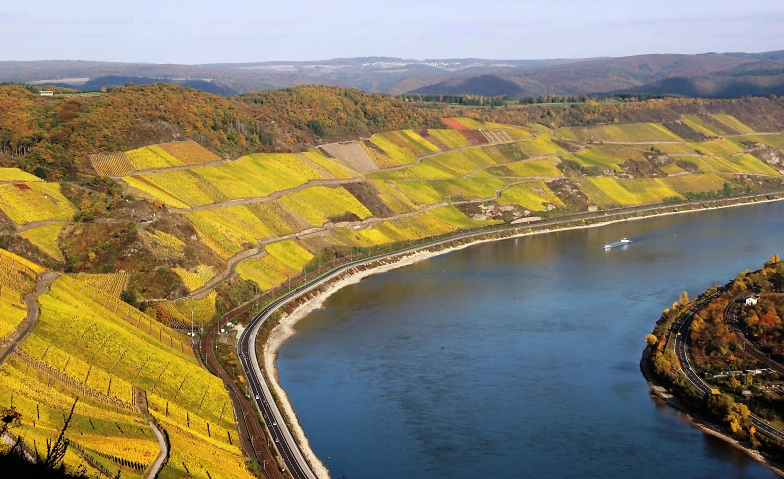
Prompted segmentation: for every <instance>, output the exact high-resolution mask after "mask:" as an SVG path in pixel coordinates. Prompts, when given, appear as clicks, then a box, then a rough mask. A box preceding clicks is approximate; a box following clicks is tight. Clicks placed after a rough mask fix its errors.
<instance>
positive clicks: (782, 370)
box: [724, 292, 784, 374]
mask: <svg viewBox="0 0 784 479" xmlns="http://www.w3.org/2000/svg"><path fill="white" fill-rule="evenodd" d="M751 295H752V293H751V292H748V293H744V294H743V295H741V296H739V297H738V298H735V300H733V301H732V302H731V303H730V304H729V305H728V306H727V308H726V309H725V310H724V321H725V322H726V323H727V325H728V326H729V327H730V329H732V331H733V332H734V333H735V336H736V337H737V338H738V340H740V342H741V343H742V344H743V349H744V350H745V351H746V353H747V354H748V355H750V356H752V357H754V359H756V360H758V361H760V362H762V363H765V364H767V365H768V367H769V368H771V369H773V370H774V371H776V372H777V373H779V374H784V364H781V363H779V362H777V361H774V360H772V359H770V357H769V356H768V355H767V354H765V353H763V352H762V351H760V349H759V348H758V347H757V345H756V344H754V343H753V342H752V341H751V340H750V339H749V338H748V337H746V334H745V332H744V331H743V328H742V326H741V324H740V310H741V308H742V307H743V304H744V302H745V301H746V298H748V297H749V296H751Z"/></svg>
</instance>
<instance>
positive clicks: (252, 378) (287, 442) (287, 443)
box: [204, 202, 784, 479]
mask: <svg viewBox="0 0 784 479" xmlns="http://www.w3.org/2000/svg"><path fill="white" fill-rule="evenodd" d="M692 203H698V202H688V203H685V204H679V205H678V206H681V207H682V206H684V205H689V204H692ZM659 208H662V206H661V205H657V206H645V207H634V208H630V209H624V210H622V211H623V213H629V212H644V211H647V210H654V209H659ZM618 213H620V212H619V211H613V214H618ZM580 218H581V219H591V218H607V217H606V216H605V213H596V214H592V215H591V214H589V215H580ZM607 219H612V218H607ZM571 221H574V218H563V219H560V220H554V221H548V222H543V223H541V224H538V225H536V226H539V227H543V226H547V227H555V226H558V225H560V224H563V223H568V222H571ZM527 227H529V226H527V225H516V226H509V225H507V226H504V227H502V228H493V229H487V230H479V231H471V232H467V233H461V234H458V235H454V236H450V237H448V238H445V239H441V240H437V241H433V242H429V243H425V244H419V245H416V246H412V247H410V248H406V249H403V250H400V251H395V252H392V253H388V254H384V255H378V256H373V257H371V258H367V259H362V260H358V261H354V262H350V263H347V264H345V265H342V266H338V267H337V268H334V269H332V270H331V271H329V272H327V273H325V274H323V275H322V276H319V277H316V278H315V279H313V280H311V281H310V282H307V283H305V284H303V285H302V286H299V287H297V288H296V289H294V290H292V291H290V292H288V293H286V294H285V295H283V296H281V297H280V298H278V299H276V300H274V301H273V302H271V303H270V304H268V305H267V306H265V307H264V308H263V309H262V310H261V311H259V312H258V313H257V314H256V315H255V316H254V317H253V319H251V321H250V322H249V323H248V326H247V327H246V329H245V330H244V331H243V333H242V334H241V335H240V337H239V338H238V344H237V352H238V355H239V358H240V363H241V366H242V369H243V372H244V374H245V377H246V378H247V379H248V384H249V386H250V388H251V391H252V395H253V397H251V398H250V399H251V401H252V402H253V403H254V404H255V407H256V409H257V410H258V411H259V412H260V413H261V416H262V417H263V419H264V422H265V424H266V426H267V429H268V430H269V432H270V434H271V435H272V437H273V440H274V441H275V446H276V448H277V450H278V451H279V453H280V454H281V457H282V458H283V459H284V461H285V463H286V468H287V470H288V471H289V472H290V473H291V475H292V476H293V477H295V478H308V479H315V478H316V476H315V474H314V473H313V471H312V470H311V468H310V466H309V465H308V463H307V462H306V461H305V459H304V457H303V455H302V452H301V451H300V449H299V446H298V444H297V443H296V441H295V440H294V438H293V436H292V434H291V432H290V431H289V429H288V426H287V425H286V423H285V421H284V420H283V416H282V414H281V412H280V410H279V408H278V406H277V403H276V402H275V401H274V399H273V396H272V393H271V391H270V389H269V386H268V385H267V383H266V380H265V379H264V376H263V374H262V370H261V367H260V365H259V360H258V357H257V354H256V349H255V344H256V338H257V337H258V332H259V329H260V328H261V326H262V325H263V324H264V322H265V321H266V320H267V319H268V318H269V317H270V316H271V315H272V313H274V312H275V311H276V310H277V309H278V308H279V307H281V306H283V305H284V304H286V303H287V302H289V301H291V300H293V299H296V298H297V297H299V296H302V295H304V294H306V293H308V292H309V291H311V290H313V289H314V288H316V287H318V286H320V285H321V284H323V283H325V282H327V281H330V280H332V279H334V278H335V277H337V276H339V275H341V274H343V273H345V272H347V271H348V270H350V269H352V268H356V267H358V266H362V265H365V264H369V263H374V262H377V261H380V260H384V259H388V258H391V257H395V256H400V255H405V254H408V253H411V252H414V251H417V250H422V249H424V248H428V247H432V246H436V245H439V244H444V243H451V242H454V241H457V240H461V239H468V238H472V237H478V236H482V235H487V234H491V233H499V232H503V231H514V230H522V229H524V228H527ZM548 230H549V228H548ZM545 231H547V230H545ZM706 302H707V300H706V299H704V300H703V301H701V302H700V303H698V305H695V306H694V307H692V308H691V309H690V310H689V312H688V313H687V314H684V315H683V316H682V317H681V318H679V320H678V323H676V328H677V329H678V330H679V331H680V332H681V336H677V337H676V341H675V343H676V354H679V356H678V357H679V360H680V361H681V364H682V365H684V364H685V365H686V367H685V368H684V374H686V375H687V377H688V378H689V380H690V381H691V382H692V383H693V384H694V385H695V387H697V388H698V389H699V390H700V391H702V392H703V393H710V390H711V388H710V387H709V386H708V385H707V384H705V383H704V381H702V380H701V379H700V378H699V376H697V374H696V373H694V371H693V370H691V367H690V365H689V364H688V358H687V357H686V350H685V339H686V336H687V335H688V331H689V325H690V324H691V320H692V318H693V316H694V313H695V312H696V311H697V310H698V309H699V308H700V307H702V306H704V304H705V303H706ZM679 338H680V340H679ZM204 344H212V343H211V342H206V343H204ZM678 348H680V349H681V351H680V353H678ZM205 353H206V351H205ZM210 367H211V368H212V369H213V370H214V371H215V372H216V373H218V374H219V375H220V376H221V377H222V378H223V379H224V381H226V383H227V385H229V384H232V383H231V381H230V379H228V375H227V374H226V373H225V371H223V369H222V367H221V366H220V365H219V364H218V363H217V361H215V362H214V363H211V364H210ZM224 376H226V377H224ZM230 387H232V386H230ZM233 388H236V386H233ZM235 390H236V389H235ZM236 391H237V392H239V391H238V390H236ZM256 397H258V399H256ZM239 399H240V400H241V402H242V401H244V399H245V396H241V397H240V398H239ZM242 416H243V419H244V423H245V424H243V425H244V426H246V427H247V428H248V429H251V428H253V427H254V424H252V423H254V422H255V421H254V420H253V419H252V418H249V414H248V412H247V411H246V410H245V408H243V411H242ZM766 427H767V428H770V426H767V425H766V424H763V425H760V426H757V428H758V429H760V430H762V431H765V430H766ZM774 431H775V429H774ZM771 434H774V433H771ZM779 434H782V435H781V438H782V439H784V433H780V432H779ZM255 451H256V452H257V453H258V448H255Z"/></svg>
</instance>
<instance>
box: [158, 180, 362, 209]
mask: <svg viewBox="0 0 784 479" xmlns="http://www.w3.org/2000/svg"><path fill="white" fill-rule="evenodd" d="M369 181H370V180H369V179H367V178H359V177H358V178H345V179H334V180H316V181H308V182H307V183H303V184H301V185H299V186H294V187H292V188H287V189H285V190H278V191H276V192H274V193H272V194H270V195H267V196H254V197H252V198H235V199H231V200H224V201H217V202H215V203H210V204H208V205H200V206H191V207H190V208H172V207H169V212H171V213H191V212H194V211H204V210H212V209H215V208H223V207H226V206H239V205H249V204H251V203H264V202H267V201H274V200H277V199H278V198H281V197H283V196H286V195H288V194H291V193H296V192H297V191H301V190H304V189H305V188H310V187H312V186H340V185H345V184H347V183H363V182H369Z"/></svg>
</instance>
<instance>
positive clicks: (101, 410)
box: [0, 114, 784, 478]
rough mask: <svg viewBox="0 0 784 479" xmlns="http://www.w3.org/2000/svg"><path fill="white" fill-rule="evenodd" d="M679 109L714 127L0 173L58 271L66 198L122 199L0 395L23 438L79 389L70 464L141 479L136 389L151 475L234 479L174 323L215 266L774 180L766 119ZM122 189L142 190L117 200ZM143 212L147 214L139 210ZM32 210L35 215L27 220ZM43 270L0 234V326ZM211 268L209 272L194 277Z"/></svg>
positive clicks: (481, 136) (287, 264) (263, 262)
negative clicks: (152, 422) (755, 127)
mask: <svg viewBox="0 0 784 479" xmlns="http://www.w3.org/2000/svg"><path fill="white" fill-rule="evenodd" d="M680 121H681V122H682V124H680V125H677V126H674V125H673V124H671V123H669V122H668V123H667V125H670V126H672V127H673V128H676V129H678V131H680V132H681V133H683V134H684V135H686V134H687V133H689V130H688V129H689V128H690V129H691V130H693V132H694V133H695V135H693V136H689V138H690V139H691V138H698V137H701V136H700V135H697V134H696V133H702V134H704V135H705V136H711V137H713V138H711V139H710V140H707V141H691V140H689V141H687V140H684V139H682V138H681V137H679V136H678V135H677V134H676V133H675V132H673V131H670V130H668V129H667V128H666V127H665V126H664V124H656V123H638V124H617V125H616V124H613V125H596V126H588V127H574V128H562V129H560V130H557V131H555V132H552V131H551V130H550V129H549V128H547V127H546V126H542V125H530V126H529V127H512V126H509V125H504V124H500V123H493V122H490V121H481V120H478V119H469V118H445V119H443V121H442V123H443V125H444V128H432V129H401V130H396V131H388V132H381V133H378V134H375V135H373V136H372V137H371V138H369V139H367V140H361V141H354V142H347V143H343V144H331V145H322V146H320V147H319V149H318V150H309V151H305V152H303V153H265V154H253V155H248V156H244V157H241V158H239V159H236V160H231V161H229V160H226V161H222V159H221V158H220V157H219V156H217V155H216V154H214V153H212V152H209V151H207V150H205V149H204V148H202V147H201V146H199V145H198V144H196V143H193V142H177V143H166V144H160V145H152V146H148V147H145V148H139V149H137V150H131V151H129V152H125V153H117V154H100V155H94V156H92V157H90V160H91V162H92V165H93V167H94V168H95V170H96V171H97V172H98V173H99V175H101V176H112V177H117V176H122V182H123V183H124V186H127V189H126V190H119V189H118V190H116V191H112V190H108V189H107V190H106V191H111V193H109V194H108V195H107V194H104V193H102V191H104V190H100V189H99V188H108V186H107V185H109V184H110V183H111V181H110V180H101V181H98V180H97V179H95V180H90V181H91V182H90V183H86V182H85V183H83V184H78V185H77V186H74V187H73V189H69V188H71V187H72V185H68V186H63V191H65V193H66V195H63V194H62V193H61V191H60V185H58V184H55V183H47V182H45V181H42V180H40V179H39V178H37V177H33V176H32V175H30V174H29V173H26V172H23V171H21V170H17V169H0V210H1V211H2V213H3V215H4V217H3V218H0V219H2V220H3V221H2V225H4V226H3V227H4V228H6V231H7V233H6V234H8V235H18V236H19V237H21V238H22V239H23V240H26V241H22V240H19V241H18V244H16V247H18V248H20V250H24V249H25V248H26V249H27V250H34V252H35V254H36V255H38V256H35V257H36V258H43V259H40V261H42V262H45V263H46V264H47V265H55V266H53V269H56V270H58V271H59V270H65V271H83V270H84V269H82V268H84V264H82V265H76V263H77V262H78V261H82V260H81V259H80V258H79V257H78V255H77V254H75V253H74V251H73V245H72V244H71V243H72V242H71V243H69V241H68V240H69V239H70V238H69V237H68V235H72V234H73V231H72V230H73V229H74V227H73V226H70V225H69V223H70V222H72V221H74V214H75V213H76V211H77V207H76V205H74V204H72V203H71V202H70V201H69V200H68V198H72V199H73V201H74V202H76V203H77V204H78V205H79V209H80V210H82V211H85V210H88V209H90V208H92V207H93V204H96V198H106V199H107V201H105V202H103V203H100V202H98V203H97V204H99V205H101V207H105V208H106V211H115V210H114V209H110V203H111V208H116V211H119V212H120V213H117V216H118V217H117V219H115V218H99V220H100V221H98V220H96V221H95V222H92V223H90V222H88V223H87V224H79V225H78V226H79V230H80V231H82V232H83V231H88V230H90V231H93V230H94V231H105V232H106V233H105V237H101V238H100V240H95V242H96V244H95V245H91V247H92V249H91V253H93V255H94V256H96V257H98V258H99V259H100V260H102V262H101V264H100V268H101V269H96V270H94V271H95V272H96V274H86V273H80V274H71V275H64V276H61V277H60V278H59V279H57V281H56V282H55V283H54V284H53V285H52V287H51V290H50V291H46V292H45V293H44V294H43V295H41V296H40V297H39V303H40V305H41V316H40V319H39V321H38V323H37V325H36V327H35V328H34V330H33V332H32V333H31V335H30V336H29V337H27V338H26V339H25V341H24V342H23V343H22V345H21V347H20V348H19V351H18V353H15V354H13V355H11V356H10V358H9V360H8V361H6V362H5V363H4V364H3V366H2V367H0V382H2V384H3V385H4V387H3V388H0V406H7V405H10V402H11V400H12V398H13V401H14V405H18V408H19V410H20V411H21V412H22V413H23V415H24V421H23V427H24V435H25V437H26V438H29V439H31V440H33V439H34V440H36V441H37V442H38V443H43V441H45V439H46V438H49V437H51V436H52V434H53V433H54V432H55V431H56V430H57V428H58V427H59V425H61V423H62V415H63V413H64V412H66V411H67V410H68V409H69V408H70V405H71V404H72V403H73V400H74V399H75V398H76V397H80V398H82V399H80V402H79V404H78V405H77V410H76V415H75V420H74V425H73V429H72V430H71V431H70V433H69V434H70V438H71V439H72V440H73V441H74V444H75V447H74V449H73V451H72V452H71V453H69V455H68V456H67V457H66V463H67V465H68V467H70V468H75V467H77V466H78V465H79V464H83V463H85V459H84V457H85V456H89V457H90V458H91V459H92V461H94V462H95V463H97V464H100V465H101V466H102V467H103V468H105V469H106V470H108V471H116V470H117V469H118V468H119V469H121V470H122V474H123V477H141V475H142V474H143V471H144V469H145V468H146V467H147V466H148V465H149V464H150V463H151V461H152V460H153V459H154V457H155V456H156V455H157V452H158V450H157V441H156V440H155V437H154V435H153V434H152V431H151V429H150V428H149V427H148V426H147V423H146V420H145V419H144V415H143V414H141V413H140V412H139V411H138V409H137V408H136V405H135V404H136V399H137V397H139V395H145V396H146V399H147V403H148V405H149V409H150V413H151V414H152V415H153V416H154V417H155V419H156V421H157V422H158V423H159V424H160V425H161V426H162V427H163V428H164V429H165V430H166V432H167V434H168V437H169V440H170V443H171V446H172V451H171V455H170V459H169V462H168V463H167V466H166V468H165V469H164V470H163V471H162V473H161V475H160V477H172V478H173V477H183V476H190V477H199V478H208V477H210V478H217V477H249V472H248V471H247V469H246V465H245V460H244V458H243V456H242V453H241V451H240V450H239V449H238V444H239V443H238V442H237V441H238V437H237V432H236V429H235V424H234V417H235V416H234V413H235V411H233V410H232V404H231V402H230V401H229V397H228V395H227V393H226V390H225V388H224V387H223V384H222V383H221V381H220V380H218V379H217V378H216V377H215V376H212V375H211V374H209V373H208V372H207V371H205V370H204V369H202V368H200V367H199V365H198V362H197V361H196V359H195V357H194V353H193V350H192V349H191V338H189V337H188V336H187V335H186V334H185V333H187V332H189V330H190V325H191V322H193V324H194V326H195V327H201V326H206V325H208V324H210V323H211V322H212V321H214V320H215V318H216V317H218V316H219V313H221V314H222V313H225V312H226V309H227V308H233V307H234V305H236V302H232V301H233V300H235V299H237V298H232V297H229V296H230V295H227V293H225V292H224V289H220V288H217V289H216V287H218V286H220V285H222V284H226V283H221V281H223V276H222V275H223V271H232V268H233V271H234V272H235V273H236V274H235V276H234V277H233V278H232V281H237V284H241V283H242V282H241V281H240V280H246V281H250V282H251V283H252V284H250V283H249V284H246V285H244V286H243V288H245V293H243V294H246V295H249V294H250V293H248V291H249V290H250V291H253V292H255V291H256V289H255V288H257V289H259V290H261V291H268V290H270V289H276V288H280V287H281V285H283V284H286V282H287V281H288V280H289V278H296V277H298V276H301V275H302V274H303V270H304V269H305V268H306V267H307V270H308V271H309V274H312V273H310V271H311V270H312V269H314V267H315V266H317V265H321V264H323V262H327V261H330V260H331V259H332V258H333V257H335V256H341V255H344V254H346V252H348V255H352V254H356V250H355V249H353V250H352V249H351V248H367V249H369V250H373V248H376V249H378V248H381V247H383V246H385V245H388V244H391V243H394V242H408V241H412V240H418V239H423V238H428V237H433V236H436V235H443V234H446V233H452V232H455V231H459V230H467V229H472V228H479V227H482V226H486V225H492V224H499V223H504V222H512V221H518V222H519V221H530V220H531V219H532V217H535V216H539V217H548V216H551V215H556V216H557V215H561V214H563V213H579V212H581V211H586V210H587V209H588V207H589V206H599V207H600V208H603V209H604V208H615V207H618V206H631V205H640V204H658V203H662V202H664V201H676V200H679V199H684V198H685V197H687V196H688V197H695V196H697V197H713V196H718V195H720V194H722V193H723V192H727V191H746V190H747V189H748V188H751V189H752V190H754V188H757V185H762V186H760V188H762V187H763V186H764V187H765V188H770V190H773V189H774V188H775V187H776V185H779V186H782V182H781V179H782V175H781V174H780V173H779V172H778V171H777V169H778V168H781V162H780V158H779V156H777V155H778V154H779V153H781V154H784V151H774V150H784V140H783V139H782V138H784V137H783V136H782V135H759V134H754V133H753V132H751V130H750V129H749V127H748V126H746V125H744V124H743V123H742V122H740V121H739V120H737V119H736V118H735V117H732V116H729V115H720V114H713V115H687V116H684V117H683V118H681V120H680ZM684 125H685V126H684ZM401 128H403V127H402V126H401ZM732 132H737V133H738V134H742V136H736V134H734V133H732ZM719 136H721V138H717V137H719ZM602 143H604V144H602ZM755 143H763V144H764V145H767V146H768V148H764V147H762V146H760V145H756V144H755ZM292 149H293V150H294V148H292ZM295 151H296V150H295ZM219 160H221V161H219ZM204 163H211V165H207V166H205V165H204ZM153 169H154V170H155V171H150V170H153ZM103 182H106V183H103ZM314 182H317V183H315V184H314ZM77 190H78V191H77ZM755 191H756V190H755ZM100 195H104V197H101V196H100ZM66 196H67V197H66ZM135 196H138V197H141V198H143V199H144V201H137V202H135V203H134V201H136V199H135V198H134V197H135ZM109 197H111V198H109ZM109 199H111V202H110V201H108V200H109ZM154 199H155V200H158V201H155V202H153V201H150V200H154ZM159 202H160V203H164V204H165V205H166V208H164V207H162V206H161V205H160V204H158V203H159ZM151 203H152V204H151ZM218 203H219V204H218ZM140 211H141V213H140ZM153 212H154V213H155V215H156V216H155V221H152V222H149V221H147V219H148V218H149V217H150V216H152V214H153ZM112 214H114V213H112ZM140 214H141V215H142V218H144V221H143V222H138V219H139V217H140ZM107 216H111V215H109V214H107ZM77 218H78V219H83V218H80V217H79V216H77ZM40 221H47V222H46V223H43V224H33V225H29V223H35V222H40ZM102 223H103V224H102ZM25 225H28V226H25ZM15 240H18V238H17V239H15ZM113 241H116V243H117V244H120V243H122V244H123V245H124V246H123V247H124V248H125V249H124V250H123V251H124V253H123V254H124V257H123V258H114V257H108V258H107V259H102V258H101V255H102V254H103V253H104V251H106V250H107V249H109V248H110V244H113V243H112V242H113ZM28 242H29V243H28ZM31 244H32V245H33V246H35V248H31V247H30V245H31ZM61 248H62V249H61ZM39 250H40V251H39ZM237 255H242V256H237ZM137 256H138V258H137ZM88 258H89V256H88ZM99 259H96V261H99ZM128 259H130V260H133V261H130V260H128ZM126 260H128V261H126ZM134 261H138V264H135V263H134ZM127 265H130V268H131V269H132V268H137V269H135V270H133V269H132V273H133V274H131V273H124V272H120V269H121V268H126V266H127ZM208 265H209V266H208ZM67 268H72V269H67ZM44 271H45V269H44V268H42V267H41V266H39V265H37V264H35V263H32V262H31V261H29V260H26V259H24V258H22V257H19V256H16V255H14V254H12V253H8V252H5V250H0V308H2V310H3V312H4V314H3V315H0V342H2V341H3V339H4V338H5V339H7V338H8V337H10V336H11V335H13V334H14V332H15V331H16V330H17V329H18V327H19V324H20V323H21V322H22V321H23V319H24V317H25V315H26V313H27V309H26V304H25V302H24V298H25V297H26V296H27V295H28V294H30V293H31V292H32V291H33V290H34V288H35V285H36V281H37V280H38V279H39V277H40V274H41V273H43V272H44ZM98 271H100V272H101V274H97V272H98ZM216 274H217V275H220V281H218V280H217V279H216V280H214V282H217V285H216V286H213V285H212V283H210V287H208V288H205V285H206V284H207V283H208V282H210V280H211V279H212V278H215V276H216ZM144 275H155V276H154V277H155V278H156V280H158V279H160V278H162V279H160V281H161V284H155V285H154V286H155V287H158V288H159V290H160V291H161V294H160V295H158V296H157V297H149V295H148V291H150V290H147V289H145V290H144V291H143V294H142V292H141V291H142V290H141V289H140V284H139V283H140V282H142V283H143V282H144V278H143V276H144ZM238 278H239V279H238ZM183 284H184V285H185V287H187V290H189V291H190V292H191V293H193V292H194V291H197V290H198V291H197V293H198V294H193V295H191V294H189V293H188V291H185V288H183V287H182V285H183ZM228 284H234V283H228ZM172 285H173V286H172ZM254 285H255V288H254ZM126 288H127V293H126V294H122V297H123V298H124V299H126V300H128V301H129V302H131V303H134V302H135V300H137V301H140V300H141V299H142V298H143V299H144V301H143V303H142V304H139V307H140V308H142V309H143V311H142V310H140V309H137V308H135V307H133V306H131V305H130V304H128V303H126V302H124V301H121V300H120V299H119V297H120V295H121V293H123V291H126ZM167 288H168V289H167ZM232 294H233V292H232ZM180 296H184V297H180ZM178 297H179V299H173V298H178ZM194 298H200V299H194ZM237 301H242V302H244V301H247V296H245V297H243V298H240V299H237ZM174 328H180V329H179V330H177V329H174ZM20 385H24V386H20ZM28 386H29V387H28ZM268 466H269V465H268ZM90 467H91V466H90ZM88 469H89V467H88ZM89 470H90V471H91V472H95V473H96V474H97V473H98V471H93V470H92V469H89Z"/></svg>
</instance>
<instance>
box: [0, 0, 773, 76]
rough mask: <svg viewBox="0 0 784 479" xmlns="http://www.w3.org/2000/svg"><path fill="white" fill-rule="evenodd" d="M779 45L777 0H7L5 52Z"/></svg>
mask: <svg viewBox="0 0 784 479" xmlns="http://www.w3.org/2000/svg"><path fill="white" fill-rule="evenodd" d="M644 5H647V6H644ZM781 49H784V8H782V3H781V0H743V1H738V0H733V1H729V0H702V1H694V0H678V1H674V0H656V1H655V2H650V1H649V2H642V1H640V0H582V1H578V0H549V1H542V0H535V1H529V0H516V1H515V0H473V1H467V0H388V1H379V0H332V1H324V0H318V1H315V0H297V1H280V0H279V1H275V2H270V1H268V0H224V1H220V2H218V1H205V0H188V1H178V2H173V1H169V0H134V1H132V2H116V3H115V2H111V1H109V2H107V1H105V0H102V1H93V0H74V1H71V2H61V1H57V2H55V1H52V0H37V1H35V2H30V1H18V0H2V1H0V61H4V60H101V61H118V62H149V63H180V64H204V63H235V62H236V63H239V62H260V61H271V60H320V59H329V58H346V57H359V56H391V57H401V58H409V59H427V58H431V59H432V58H467V57H473V58H493V59H542V58H588V57H599V56H613V57H618V56H628V55H637V54H646V53H706V52H738V51H744V52H761V51H770V50H781Z"/></svg>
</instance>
